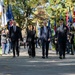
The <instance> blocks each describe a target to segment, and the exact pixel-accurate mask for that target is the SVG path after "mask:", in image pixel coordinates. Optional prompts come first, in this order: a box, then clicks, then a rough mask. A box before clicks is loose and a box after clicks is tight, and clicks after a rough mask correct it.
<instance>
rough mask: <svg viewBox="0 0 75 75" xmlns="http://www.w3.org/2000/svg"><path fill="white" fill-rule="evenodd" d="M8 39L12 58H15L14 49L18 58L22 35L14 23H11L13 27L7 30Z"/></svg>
mask: <svg viewBox="0 0 75 75" xmlns="http://www.w3.org/2000/svg"><path fill="white" fill-rule="evenodd" d="M9 38H10V40H11V43H12V48H13V57H15V49H16V54H17V56H19V40H20V39H21V40H22V35H21V29H20V28H19V27H18V26H16V22H15V21H14V22H13V26H12V27H10V30H9Z"/></svg>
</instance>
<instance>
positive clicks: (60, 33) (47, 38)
mask: <svg viewBox="0 0 75 75" xmlns="http://www.w3.org/2000/svg"><path fill="white" fill-rule="evenodd" d="M42 25H43V26H41V27H40V36H39V38H40V41H41V46H42V58H43V59H45V58H48V57H49V56H48V53H49V52H48V51H49V44H50V42H51V41H52V32H51V28H50V27H49V26H47V21H44V22H43V24H42ZM26 31H27V34H26V35H27V36H26V44H27V47H28V54H29V57H33V58H34V57H35V56H36V51H35V44H36V41H37V37H38V36H37V35H36V26H33V25H29V26H28V28H27V30H26ZM71 35H72V37H71V41H72V42H71V45H72V43H73V40H74V35H73V34H71V33H69V29H68V27H67V26H66V25H64V20H63V19H60V20H59V27H58V28H57V30H56V33H55V36H54V42H55V48H56V54H59V58H60V59H65V52H66V50H67V52H68V53H69V52H70V50H69V48H68V47H69V40H70V38H69V36H71ZM20 40H21V41H23V38H22V33H21V28H20V27H18V26H16V22H15V21H13V24H12V26H11V27H10V29H9V31H8V32H7V34H6V33H5V31H4V30H3V31H2V34H1V45H2V52H3V54H4V53H5V54H7V53H8V52H9V51H10V44H11V45H12V51H13V57H15V56H16V54H17V56H19V53H20V51H19V41H20ZM73 45H74V43H73ZM73 45H72V46H73ZM5 48H6V50H5ZM15 51H16V53H15ZM71 53H72V54H74V50H73V49H71Z"/></svg>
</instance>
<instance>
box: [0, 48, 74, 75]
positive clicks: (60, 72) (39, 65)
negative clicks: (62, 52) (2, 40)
mask: <svg viewBox="0 0 75 75" xmlns="http://www.w3.org/2000/svg"><path fill="white" fill-rule="evenodd" d="M0 75H75V55H66V59H62V60H61V59H59V58H58V55H56V54H55V51H49V58H48V59H42V58H41V49H36V57H35V58H29V57H28V54H27V50H26V49H23V48H21V53H20V57H16V58H12V53H10V54H9V55H3V56H0Z"/></svg>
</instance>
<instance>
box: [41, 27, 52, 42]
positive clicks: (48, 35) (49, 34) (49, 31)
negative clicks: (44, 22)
mask: <svg viewBox="0 0 75 75" xmlns="http://www.w3.org/2000/svg"><path fill="white" fill-rule="evenodd" d="M46 28H47V36H46V37H47V41H48V39H50V38H51V30H50V28H49V27H48V26H46ZM43 33H44V27H41V29H40V38H41V40H43V37H42V34H43Z"/></svg>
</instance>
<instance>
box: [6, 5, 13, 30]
mask: <svg viewBox="0 0 75 75" xmlns="http://www.w3.org/2000/svg"><path fill="white" fill-rule="evenodd" d="M6 16H7V20H8V29H10V27H11V26H12V23H13V20H14V16H13V13H12V8H11V5H10V4H9V5H8V7H7V12H6Z"/></svg>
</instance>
